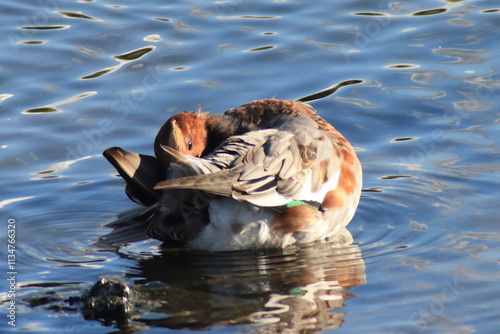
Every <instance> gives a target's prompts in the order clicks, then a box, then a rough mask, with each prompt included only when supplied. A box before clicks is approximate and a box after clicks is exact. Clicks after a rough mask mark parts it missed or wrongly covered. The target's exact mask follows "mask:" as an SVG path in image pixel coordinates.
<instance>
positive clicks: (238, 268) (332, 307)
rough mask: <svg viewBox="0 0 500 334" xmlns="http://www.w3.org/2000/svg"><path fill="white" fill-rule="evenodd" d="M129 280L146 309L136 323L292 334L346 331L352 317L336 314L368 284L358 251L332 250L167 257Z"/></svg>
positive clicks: (322, 246)
mask: <svg viewBox="0 0 500 334" xmlns="http://www.w3.org/2000/svg"><path fill="white" fill-rule="evenodd" d="M128 278H129V279H133V280H134V282H136V283H135V285H133V286H132V287H131V289H132V290H134V291H135V292H136V293H137V295H138V296H139V298H140V303H141V305H142V306H141V307H140V313H141V315H140V318H139V319H138V321H139V322H143V323H144V324H147V325H154V326H160V327H168V328H185V329H187V328H190V329H196V328H198V329H201V328H207V327H210V326H214V325H217V326H233V325H245V324H246V325H251V324H254V325H259V326H261V330H268V331H271V332H283V331H291V332H294V333H298V332H301V331H303V330H313V331H319V330H324V329H329V328H336V327H339V326H341V325H342V323H343V322H344V321H345V319H344V317H345V315H346V313H347V312H349V310H348V309H347V310H346V309H342V311H340V310H338V309H339V308H341V307H342V306H343V301H344V300H345V299H347V298H353V297H355V296H354V295H352V294H349V293H348V292H347V290H348V289H349V288H351V287H354V286H358V285H361V284H364V283H366V274H365V265H364V261H363V259H362V257H361V252H360V250H359V248H358V246H357V245H347V246H344V247H339V246H333V245H331V244H328V243H319V244H314V245H309V246H306V247H302V248H288V249H285V250H276V251H261V252H232V253H212V254H209V253H203V252H186V251H173V250H164V251H163V252H162V254H161V255H157V256H153V257H151V258H147V259H142V260H139V262H138V267H137V271H134V273H133V274H129V275H128ZM149 312H155V313H156V315H155V317H154V318H151V317H150V316H149V315H148V314H149ZM159 314H164V315H163V316H159Z"/></svg>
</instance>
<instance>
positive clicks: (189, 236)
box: [103, 98, 362, 252]
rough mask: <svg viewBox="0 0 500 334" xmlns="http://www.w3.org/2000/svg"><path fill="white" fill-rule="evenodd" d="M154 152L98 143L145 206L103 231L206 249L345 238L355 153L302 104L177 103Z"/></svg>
mask: <svg viewBox="0 0 500 334" xmlns="http://www.w3.org/2000/svg"><path fill="white" fill-rule="evenodd" d="M154 152H155V156H149V155H143V154H138V153H134V152H128V151H125V150H123V149H122V148H119V147H112V148H109V149H107V150H105V151H104V153H103V155H104V157H106V158H107V160H108V161H109V162H110V163H111V164H112V165H113V166H114V167H115V168H116V169H117V171H118V172H119V174H120V175H121V176H122V177H123V179H124V180H125V181H126V183H127V187H126V193H127V195H128V196H129V197H130V198H131V199H132V200H133V201H135V202H137V203H139V204H142V205H143V206H145V207H146V208H144V209H142V210H139V213H138V214H137V213H135V214H133V215H129V214H126V215H124V216H122V217H120V218H118V219H117V221H115V222H114V223H112V224H110V227H112V228H113V229H114V230H113V231H112V232H111V233H109V234H108V235H106V236H104V237H103V239H104V240H108V241H109V242H110V243H120V242H123V241H124V240H126V239H127V238H126V237H127V235H129V234H130V235H134V236H135V235H138V234H141V233H144V232H145V235H147V237H152V238H155V239H158V240H160V241H163V242H164V243H165V245H167V246H168V245H179V244H180V245H182V246H183V247H187V248H190V249H198V250H205V251H214V252H216V251H235V250H247V249H263V248H284V247H288V246H291V245H300V244H306V243H311V242H316V241H325V240H330V241H331V240H333V241H335V242H342V243H350V242H352V236H351V234H350V233H349V231H348V230H347V229H346V226H347V225H348V223H349V222H350V221H351V220H352V218H353V216H354V214H355V212H356V208H357V206H358V203H359V200H360V195H361V188H362V167H361V163H360V161H359V159H358V157H357V155H356V152H355V150H354V148H353V147H352V145H351V144H350V143H349V141H348V140H347V139H346V138H345V137H344V136H342V134H341V133H340V132H339V131H337V130H336V129H335V128H334V127H333V126H332V125H331V124H330V123H328V122H327V121H326V120H324V119H323V118H321V117H320V116H319V115H318V114H317V113H316V111H315V110H314V108H313V107H312V106H311V105H310V104H307V103H304V102H301V101H289V100H279V99H274V98H273V99H262V100H255V101H252V102H249V103H245V104H243V105H241V106H240V107H237V108H232V109H229V110H227V111H226V112H224V113H222V114H210V113H203V112H189V111H186V112H182V113H179V114H176V115H174V116H172V117H171V118H170V119H169V120H167V122H166V123H165V124H164V125H163V126H162V127H161V128H160V130H159V132H158V135H157V136H156V138H155V142H154ZM137 231H140V232H139V233H138V232H137ZM142 235H143V234H142Z"/></svg>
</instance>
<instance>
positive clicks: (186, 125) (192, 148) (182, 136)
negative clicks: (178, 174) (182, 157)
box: [154, 112, 208, 166]
mask: <svg viewBox="0 0 500 334" xmlns="http://www.w3.org/2000/svg"><path fill="white" fill-rule="evenodd" d="M207 118H208V114H204V113H194V112H181V113H179V114H176V115H174V116H172V117H171V118H170V119H169V120H168V121H167V122H166V123H165V124H164V125H163V126H162V127H161V129H160V131H159V132H158V135H157V136H156V139H155V145H154V149H155V155H156V158H157V159H158V160H159V161H160V162H161V163H162V164H163V165H165V166H168V165H169V164H170V161H169V160H168V157H167V156H166V155H165V154H164V151H163V150H162V149H161V145H165V146H168V147H171V148H173V149H175V150H177V151H179V152H180V153H182V154H186V155H191V156H194V157H200V156H201V155H202V153H203V151H204V150H205V148H206V147H207V140H208V132H207V127H206V122H207Z"/></svg>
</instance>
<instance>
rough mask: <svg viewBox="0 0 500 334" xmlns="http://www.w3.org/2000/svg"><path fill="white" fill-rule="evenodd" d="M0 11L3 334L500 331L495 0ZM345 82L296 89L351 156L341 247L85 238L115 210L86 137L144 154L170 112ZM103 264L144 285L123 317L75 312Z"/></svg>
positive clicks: (43, 0)
mask: <svg viewBox="0 0 500 334" xmlns="http://www.w3.org/2000/svg"><path fill="white" fill-rule="evenodd" d="M0 18H1V21H2V25H1V27H0V35H1V36H2V38H1V39H0V47H1V50H2V51H1V52H0V83H1V85H0V119H1V123H0V124H1V131H0V166H1V176H0V177H1V182H2V190H1V192H0V210H1V212H2V215H1V221H0V222H1V224H0V277H1V283H0V306H1V316H0V328H1V331H2V332H28V333H160V332H162V333H164V332H165V331H168V330H170V331H172V332H176V333H191V332H193V333H194V332H196V333H199V332H200V331H202V332H212V333H240V332H257V333H264V332H268V333H278V332H280V333H281V332H287V331H288V332H297V333H309V332H311V333H312V332H337V333H498V332H499V329H500V310H499V308H498V296H499V295H500V284H499V283H498V282H499V281H500V266H499V264H500V224H499V218H498V217H499V205H498V204H499V198H500V186H499V185H500V176H499V175H500V146H499V144H500V112H499V110H500V98H499V96H500V94H499V88H500V73H499V71H500V61H499V59H500V7H499V4H498V3H497V2H496V1H486V0H485V1H480V0H477V1H474V0H471V1H451V0H449V1H446V0H443V1H436V0H432V1H429V0H420V1H407V2H386V1H326V0H323V1H315V2H310V1H286V0H283V1H278V0H276V1H245V0H228V1H201V0H193V1H191V0H179V1H169V2H166V1H153V0H147V1H128V0H122V1H108V0H103V1H100V0H95V1H94V0H78V1H63V0H40V1H30V0H20V1H9V2H3V3H2V4H0ZM346 80H359V81H360V83H358V84H353V85H348V86H346V87H344V88H342V89H341V90H339V91H337V92H336V93H335V94H333V95H331V96H329V97H326V98H324V99H321V100H317V101H314V102H311V104H312V105H313V106H314V107H315V108H316V110H317V111H318V113H319V114H320V115H321V116H322V117H323V118H325V119H326V120H328V121H329V122H331V123H332V124H333V125H334V126H335V127H336V128H337V129H338V130H339V131H341V132H342V133H343V134H344V135H345V136H346V137H347V138H348V139H349V141H350V142H351V143H352V144H353V146H355V148H356V150H357V152H358V156H359V158H360V160H361V162H362V164H363V170H364V192H363V196H362V199H361V202H360V206H359V208H358V211H357V213H356V216H355V217H354V219H353V221H352V222H351V223H350V225H349V230H350V231H351V233H352V234H353V236H354V240H355V243H356V244H355V245H352V246H349V247H346V248H342V249H336V248H331V247H328V246H325V245H323V244H322V245H311V246H307V247H301V248H294V249H289V250H284V251H282V252H244V253H228V254H204V253H189V252H187V253H185V252H182V251H177V250H176V251H168V250H163V251H162V250H161V249H160V248H159V245H160V243H159V242H157V241H155V240H147V241H144V242H137V243H133V244H130V245H128V246H124V247H121V248H109V247H108V248H106V247H103V246H99V245H98V244H96V243H95V241H96V240H98V238H99V237H100V236H101V235H103V234H105V233H107V232H109V228H107V227H105V225H106V224H108V223H110V222H112V221H113V220H114V219H116V216H117V215H118V214H120V213H122V212H124V211H125V210H128V209H132V208H135V207H136V205H135V204H134V203H132V202H131V201H130V200H129V199H128V198H127V196H126V195H125V192H124V184H123V181H122V180H121V178H119V177H117V175H116V171H115V170H114V168H113V167H112V166H111V165H109V163H108V162H107V161H106V160H105V159H104V158H103V157H102V155H101V152H102V151H103V150H104V149H106V148H108V147H111V146H121V147H123V148H125V149H127V150H130V151H134V152H141V153H145V154H152V153H153V148H152V146H153V145H152V144H153V140H154V137H155V136H156V133H157V131H158V130H159V128H160V127H161V125H162V124H163V122H164V121H165V120H166V119H168V118H169V117H170V116H171V115H173V114H175V113H177V112H180V111H183V110H198V109H201V110H204V111H211V112H213V113H222V112H224V111H225V110H227V109H229V108H233V107H237V106H239V105H241V104H243V103H245V102H249V101H252V100H255V99H262V98H271V97H276V98H279V99H297V98H299V97H302V96H305V95H307V94H310V93H313V92H316V91H319V90H321V89H324V88H326V87H329V86H331V85H334V84H338V83H340V82H343V81H346ZM9 223H10V224H9ZM9 226H10V229H13V228H14V227H15V236H14V235H12V233H11V234H9V233H8V230H9ZM13 237H15V238H14V239H15V240H14V241H15V243H13V242H12V241H11V239H13ZM9 242H10V244H11V245H14V246H15V250H14V248H11V249H9V248H8V245H9ZM9 251H10V253H9ZM9 254H10V255H15V261H11V263H10V265H13V266H14V267H10V268H9V261H8V260H9V258H8V255H9ZM11 259H12V258H11ZM9 273H14V274H9ZM11 276H14V277H15V285H14V289H13V290H12V287H11V286H10V284H9V281H7V279H8V278H10V277H11ZM103 276H106V277H109V276H112V277H117V278H119V279H121V280H123V281H125V282H127V283H128V284H129V285H130V286H132V287H135V288H136V289H137V290H138V291H139V294H141V296H142V297H141V298H144V300H146V301H147V303H146V304H144V305H141V306H139V307H138V309H137V311H136V315H135V317H134V319H133V320H132V321H131V323H129V324H119V323H116V322H114V323H105V322H103V321H99V320H97V319H95V318H92V317H91V316H90V317H89V316H88V314H87V315H86V314H85V313H84V312H81V310H80V305H79V304H78V300H77V299H76V298H77V297H78V296H81V295H82V294H84V293H85V292H86V291H88V289H89V288H90V287H91V286H92V285H93V284H94V283H95V282H96V281H97V280H98V279H99V278H100V277H103ZM9 291H11V292H10V293H9ZM12 293H13V294H15V296H13V295H11V294H12ZM11 301H14V302H15V306H16V308H15V318H9V317H8V315H9V314H11V312H10V310H9V307H10V305H11ZM13 319H15V321H14V322H13ZM9 322H11V323H10V324H9ZM13 325H15V326H13Z"/></svg>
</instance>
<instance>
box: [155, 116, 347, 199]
mask: <svg viewBox="0 0 500 334" xmlns="http://www.w3.org/2000/svg"><path fill="white" fill-rule="evenodd" d="M187 159H188V160H189V161H195V162H193V164H198V165H211V166H214V165H216V166H217V167H218V168H220V171H217V172H212V173H203V174H199V175H193V176H189V177H184V178H178V179H170V180H166V181H162V182H160V183H159V184H157V185H156V187H155V189H198V190H202V191H206V192H208V193H213V194H218V195H223V196H230V197H232V198H234V199H237V200H242V201H246V202H249V203H252V204H254V205H257V206H263V207H277V206H282V205H285V204H288V203H289V202H291V201H293V200H306V201H308V200H311V201H316V202H318V203H321V202H322V200H323V196H324V195H325V194H326V192H327V191H328V190H331V187H335V186H336V184H337V181H338V169H339V165H340V162H339V161H338V159H337V158H336V157H335V154H334V149H333V143H332V141H331V140H330V139H329V138H328V136H327V135H326V134H325V133H324V131H322V130H320V129H319V128H318V126H317V124H316V123H315V122H313V121H312V120H311V119H310V118H308V117H304V119H301V118H300V117H299V118H297V119H294V121H291V122H290V123H289V124H286V126H283V127H281V129H280V130H278V129H269V130H257V131H251V132H248V133H246V134H244V135H241V136H234V137H230V138H229V139H228V140H226V141H225V142H224V143H223V144H222V145H221V146H220V147H219V148H218V149H217V150H215V151H214V152H213V153H212V154H211V155H209V156H207V157H205V158H202V159H199V158H192V157H188V158H187ZM327 188H328V189H327Z"/></svg>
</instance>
